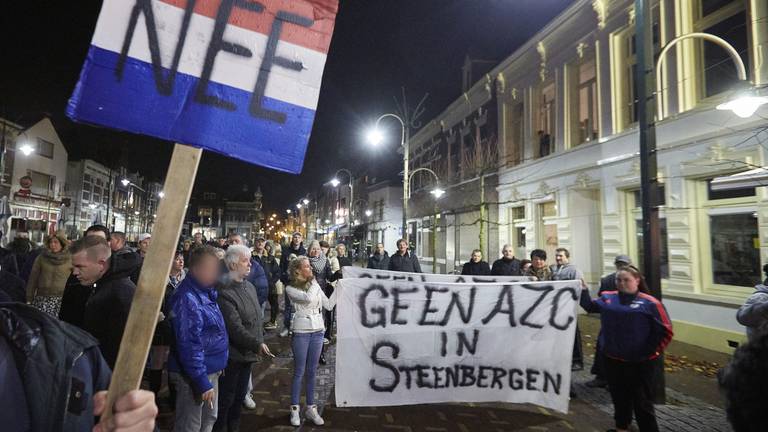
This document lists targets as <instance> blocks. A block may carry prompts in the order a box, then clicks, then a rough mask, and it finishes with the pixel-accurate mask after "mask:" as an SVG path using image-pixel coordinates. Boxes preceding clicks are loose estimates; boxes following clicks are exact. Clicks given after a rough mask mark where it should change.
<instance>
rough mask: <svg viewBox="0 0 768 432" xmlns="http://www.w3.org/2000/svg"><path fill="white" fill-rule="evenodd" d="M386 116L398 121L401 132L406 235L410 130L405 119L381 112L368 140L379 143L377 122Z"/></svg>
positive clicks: (379, 135)
mask: <svg viewBox="0 0 768 432" xmlns="http://www.w3.org/2000/svg"><path fill="white" fill-rule="evenodd" d="M387 117H392V118H394V119H396V120H397V121H399V122H400V126H401V127H402V133H401V134H400V147H402V149H403V228H402V230H403V231H402V236H403V238H405V237H407V235H408V234H407V233H408V194H409V192H408V163H409V161H408V158H409V153H410V151H409V139H410V131H409V129H408V127H406V124H405V121H403V119H402V118H401V117H400V116H398V115H397V114H392V113H387V114H382V115H381V116H380V117H379V118H378V119H376V124H375V125H374V128H373V130H371V131H370V132H369V133H368V141H369V142H370V143H371V144H373V145H379V144H380V143H381V142H382V141H384V135H382V133H381V132H380V131H379V123H381V121H382V120H384V119H385V118H387Z"/></svg>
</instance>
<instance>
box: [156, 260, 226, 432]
mask: <svg viewBox="0 0 768 432" xmlns="http://www.w3.org/2000/svg"><path fill="white" fill-rule="evenodd" d="M216 252H217V251H216V249H215V248H214V247H212V246H208V245H206V246H200V247H197V248H195V249H193V250H192V252H190V254H189V273H188V274H187V276H186V277H185V278H184V280H183V281H182V282H181V284H179V286H178V287H177V288H176V291H175V292H174V293H173V296H172V297H171V308H170V309H171V311H170V321H171V328H172V329H173V335H172V336H173V341H172V342H173V343H172V344H171V355H170V357H169V359H168V372H169V373H170V380H171V382H172V383H173V384H174V385H175V386H176V424H175V428H174V430H175V431H177V432H201V431H210V430H211V429H212V428H213V425H214V423H215V422H216V417H217V413H218V405H217V401H218V392H219V376H220V375H221V372H222V371H223V370H224V368H225V367H226V366H227V359H228V357H229V338H228V336H227V329H226V325H225V323H224V317H223V316H222V314H221V310H220V309H219V305H218V304H217V303H216V298H217V292H216V290H215V289H214V286H215V284H216V282H217V280H218V278H219V258H218V255H217V253H216Z"/></svg>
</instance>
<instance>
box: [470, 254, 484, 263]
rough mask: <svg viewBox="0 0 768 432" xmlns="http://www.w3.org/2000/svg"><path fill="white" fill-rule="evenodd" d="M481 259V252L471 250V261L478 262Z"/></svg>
mask: <svg viewBox="0 0 768 432" xmlns="http://www.w3.org/2000/svg"><path fill="white" fill-rule="evenodd" d="M482 259H483V254H481V253H480V252H472V262H476V263H478V262H480V260H482Z"/></svg>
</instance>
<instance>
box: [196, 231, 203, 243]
mask: <svg viewBox="0 0 768 432" xmlns="http://www.w3.org/2000/svg"><path fill="white" fill-rule="evenodd" d="M202 242H203V234H202V233H195V243H198V244H200V243H202Z"/></svg>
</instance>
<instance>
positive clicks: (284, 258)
mask: <svg viewBox="0 0 768 432" xmlns="http://www.w3.org/2000/svg"><path fill="white" fill-rule="evenodd" d="M302 239H303V236H302V235H301V233H300V232H295V233H293V235H292V236H291V243H290V244H289V245H288V246H285V247H284V248H283V251H282V255H281V256H280V275H281V276H280V280H281V281H282V282H283V285H285V286H288V261H290V256H291V255H296V256H297V257H300V256H307V249H305V248H304V243H302ZM283 297H284V298H285V310H284V311H283V330H282V331H281V332H280V337H286V336H288V333H289V332H290V329H291V316H292V315H293V312H292V311H291V300H290V299H289V298H288V294H284V295H283Z"/></svg>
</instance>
